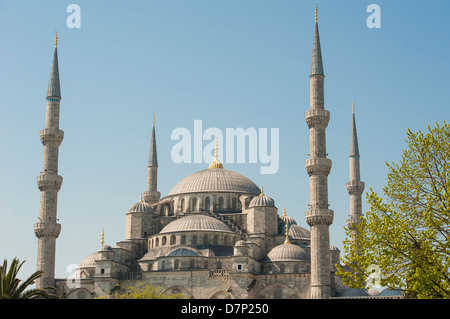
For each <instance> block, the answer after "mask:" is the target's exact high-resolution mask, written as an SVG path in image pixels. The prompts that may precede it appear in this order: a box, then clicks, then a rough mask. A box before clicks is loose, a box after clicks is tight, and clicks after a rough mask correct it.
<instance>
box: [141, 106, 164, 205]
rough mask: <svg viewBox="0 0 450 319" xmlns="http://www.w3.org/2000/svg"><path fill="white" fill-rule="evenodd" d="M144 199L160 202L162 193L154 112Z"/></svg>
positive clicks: (150, 201)
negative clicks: (159, 184)
mask: <svg viewBox="0 0 450 319" xmlns="http://www.w3.org/2000/svg"><path fill="white" fill-rule="evenodd" d="M143 197H144V201H145V202H146V203H149V204H154V203H156V202H158V200H159V198H160V197H161V193H160V192H158V154H157V151H156V133H155V114H153V128H152V138H151V141H150V154H149V156H148V165H147V191H145V192H144V193H143Z"/></svg>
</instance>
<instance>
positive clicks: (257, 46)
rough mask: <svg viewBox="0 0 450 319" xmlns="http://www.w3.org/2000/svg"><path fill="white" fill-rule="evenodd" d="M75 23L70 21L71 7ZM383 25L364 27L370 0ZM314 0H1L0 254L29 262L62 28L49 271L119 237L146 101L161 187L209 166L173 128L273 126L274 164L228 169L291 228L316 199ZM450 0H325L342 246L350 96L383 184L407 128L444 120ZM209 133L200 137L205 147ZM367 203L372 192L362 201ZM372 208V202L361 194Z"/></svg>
mask: <svg viewBox="0 0 450 319" xmlns="http://www.w3.org/2000/svg"><path fill="white" fill-rule="evenodd" d="M71 3H76V4H78V5H79V6H80V8H81V28H79V29H76V28H74V29H69V28H68V27H67V25H66V19H67V17H68V16H69V14H70V13H67V12H66V8H67V6H68V5H69V4H71ZM371 3H376V4H378V5H379V6H380V8H381V28H379V29H369V28H368V27H367V25H366V19H367V17H368V16H369V15H370V13H367V12H366V8H367V6H368V5H369V4H371ZM315 4H316V1H293V0H284V1H274V0H270V1H269V0H258V1H256V0H251V1H250V0H248V1H237V0H227V1H223V0H215V1H210V0H209V1H208V0H202V1H200V0H172V1H162V0H159V1H100V0H97V1H81V0H80V1H0V30H2V31H1V32H0V43H2V45H1V46H0V96H1V100H0V111H1V125H0V143H1V156H0V258H1V260H3V258H7V259H9V260H11V259H12V258H13V257H14V256H17V257H18V258H20V259H21V260H26V261H27V262H26V264H25V265H24V268H23V276H25V275H29V274H30V273H31V272H33V271H35V269H36V256H37V238H36V237H35V235H34V232H33V224H34V223H35V222H37V220H38V219H37V217H38V216H39V200H40V197H39V196H40V193H39V189H38V187H37V184H36V176H37V175H39V173H40V171H41V168H42V154H43V148H42V144H41V142H40V139H39V131H40V130H41V129H42V128H44V125H45V105H46V100H45V97H46V92H47V85H48V79H49V74H50V66H51V59H52V55H53V49H54V45H53V43H54V32H55V30H57V31H58V33H59V46H58V53H59V67H60V77H61V92H62V101H61V119H60V127H61V129H62V130H64V132H65V138H64V140H63V142H62V145H61V147H60V161H59V173H60V175H62V176H63V178H64V182H63V185H62V188H61V190H60V192H59V202H58V218H59V222H60V223H61V224H62V231H61V235H60V237H59V238H58V240H57V257H56V276H57V277H58V278H65V277H67V275H68V273H66V267H67V266H68V265H70V264H79V263H81V261H82V260H83V259H84V257H86V256H87V255H88V254H90V253H92V252H94V251H96V250H98V248H99V247H100V234H101V231H102V228H104V229H105V241H106V244H108V245H111V246H115V244H116V242H118V241H120V240H123V239H124V238H125V214H126V212H127V210H128V208H129V207H130V206H131V205H132V204H133V203H135V202H137V201H138V200H139V194H140V193H141V192H142V191H144V190H145V189H146V173H147V168H146V165H147V159H148V152H149V143H150V134H151V124H152V115H153V112H155V113H156V116H157V142H158V160H159V184H158V186H159V190H160V191H161V193H162V195H163V196H164V195H166V194H167V193H168V192H169V191H170V190H171V188H172V187H173V186H175V184H176V183H177V182H178V181H180V180H181V179H182V178H184V177H185V176H187V175H189V174H191V173H193V172H196V171H198V170H201V169H204V168H206V167H207V166H208V164H207V163H203V164H178V165H177V164H175V163H173V161H172V160H171V156H170V152H171V149H172V147H173V146H174V144H175V143H176V142H175V141H172V140H171V138H170V137H171V133H172V131H173V130H174V129H176V128H179V127H185V128H188V129H189V130H193V124H194V120H202V121H203V127H204V129H205V128H208V127H217V128H219V129H221V130H223V131H225V129H226V128H237V127H243V128H249V127H254V128H279V130H280V168H279V171H278V173H277V174H274V175H261V174H260V171H259V168H260V166H261V164H260V163H257V164H227V163H224V167H225V168H229V169H232V170H235V171H237V172H239V173H241V174H243V175H245V176H247V177H249V178H250V179H251V180H253V181H254V182H255V183H256V184H257V185H259V186H264V190H265V193H266V194H267V195H268V196H271V197H272V198H274V199H275V203H276V205H277V207H278V208H279V213H280V214H281V213H282V210H283V208H284V207H285V208H286V210H287V213H288V215H290V216H292V217H294V218H295V219H296V221H297V223H298V224H300V225H302V226H304V227H308V226H307V225H306V223H305V220H304V215H305V210H307V208H308V203H309V178H308V175H307V174H306V171H305V168H304V163H305V160H306V159H307V158H308V156H307V154H308V153H309V131H308V127H307V125H306V123H305V120H304V112H305V111H306V110H307V109H308V108H309V71H310V62H311V50H312V39H313V30H314V6H315ZM448 12H450V2H448V1H447V0H441V1H426V2H425V1H406V0H403V1H402V0H395V1H392V0H391V1H387V0H386V1H381V0H379V1H376V0H372V1H361V0H353V1H350V0H348V1H331V0H328V1H326V0H321V1H319V28H320V36H321V45H322V55H323V60H324V69H325V75H326V78H325V88H326V91H325V104H326V109H328V110H329V111H330V112H331V120H330V124H329V126H328V129H327V151H328V153H329V158H330V159H331V160H332V161H333V167H332V170H331V174H330V176H329V202H330V205H331V206H330V208H331V209H333V210H334V213H335V219H334V223H333V225H332V226H331V227H330V232H331V243H332V244H334V245H336V246H338V247H339V248H340V249H341V250H342V240H343V239H344V237H345V235H344V230H343V227H344V225H345V220H346V218H347V217H348V212H349V197H348V194H347V191H346V188H345V183H346V182H347V181H348V180H349V168H348V153H349V147H350V128H351V103H352V100H355V104H356V117H357V127H358V138H359V147H360V153H361V178H362V180H363V181H364V182H365V183H366V191H368V190H369V188H370V187H371V188H373V189H374V190H375V191H377V192H379V193H381V192H382V188H383V186H384V185H385V182H386V173H387V169H386V165H385V161H387V162H392V161H393V162H398V161H399V160H400V158H401V152H402V149H404V148H405V146H406V144H405V138H406V130H407V128H410V129H411V130H413V131H417V130H422V131H426V129H427V126H428V125H431V126H433V125H434V123H435V122H441V123H442V121H443V120H447V121H448V120H449V118H450V116H449V114H450V112H449V102H448V101H449V92H450V90H449V85H450V80H449V76H450V65H449V63H448V57H449V56H450V41H449V36H448V30H450V21H449V19H448ZM205 144H206V142H205V143H204V145H205ZM364 202H365V201H364ZM363 210H364V211H366V210H368V205H367V204H366V203H364V204H363Z"/></svg>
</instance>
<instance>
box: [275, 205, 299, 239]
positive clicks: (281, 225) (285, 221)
mask: <svg viewBox="0 0 450 319" xmlns="http://www.w3.org/2000/svg"><path fill="white" fill-rule="evenodd" d="M286 225H288V226H289V227H291V226H293V225H297V222H296V221H295V219H294V218H292V217H290V216H287V215H286V209H285V210H284V211H283V215H281V216H280V217H279V219H278V235H284V233H285V232H286Z"/></svg>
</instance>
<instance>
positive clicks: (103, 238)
mask: <svg viewBox="0 0 450 319" xmlns="http://www.w3.org/2000/svg"><path fill="white" fill-rule="evenodd" d="M100 243H101V244H102V247H103V245H104V244H105V230H104V229H103V228H102V241H101V242H100Z"/></svg>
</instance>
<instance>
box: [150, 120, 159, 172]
mask: <svg viewBox="0 0 450 319" xmlns="http://www.w3.org/2000/svg"><path fill="white" fill-rule="evenodd" d="M150 166H154V167H158V154H157V152H156V134H155V114H153V129H152V139H151V142H150V155H149V157H148V167H150Z"/></svg>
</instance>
